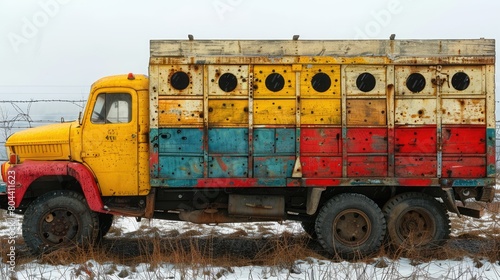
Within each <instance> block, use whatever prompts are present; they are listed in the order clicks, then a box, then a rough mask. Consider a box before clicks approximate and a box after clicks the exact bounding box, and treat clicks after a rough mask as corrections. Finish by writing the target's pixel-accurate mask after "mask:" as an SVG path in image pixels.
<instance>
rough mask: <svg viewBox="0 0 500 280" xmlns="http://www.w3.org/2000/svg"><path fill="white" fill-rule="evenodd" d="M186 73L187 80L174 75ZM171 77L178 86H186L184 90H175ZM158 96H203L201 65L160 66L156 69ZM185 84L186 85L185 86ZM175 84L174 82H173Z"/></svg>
mask: <svg viewBox="0 0 500 280" xmlns="http://www.w3.org/2000/svg"><path fill="white" fill-rule="evenodd" d="M181 72H183V73H186V74H187V77H188V79H187V80H183V79H182V77H180V75H178V76H174V74H175V73H181ZM172 77H177V79H175V81H176V82H177V83H178V86H177V87H178V88H179V86H184V85H186V86H187V87H186V88H184V89H177V88H176V87H175V86H173V85H172ZM158 80H159V87H160V90H159V92H158V93H159V94H160V95H203V66H202V65H185V64H184V65H182V64H181V65H160V66H159V69H158ZM185 82H187V84H185ZM174 84H175V82H174Z"/></svg>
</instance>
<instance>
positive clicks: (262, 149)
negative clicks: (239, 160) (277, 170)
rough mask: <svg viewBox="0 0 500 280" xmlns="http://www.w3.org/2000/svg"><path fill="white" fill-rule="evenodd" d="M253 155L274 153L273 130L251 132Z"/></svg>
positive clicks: (260, 129) (265, 129) (259, 129)
mask: <svg viewBox="0 0 500 280" xmlns="http://www.w3.org/2000/svg"><path fill="white" fill-rule="evenodd" d="M253 134H254V135H253V151H254V154H263V155H267V154H272V153H274V151H275V146H274V145H275V129H274V128H258V129H255V130H254V131H253Z"/></svg>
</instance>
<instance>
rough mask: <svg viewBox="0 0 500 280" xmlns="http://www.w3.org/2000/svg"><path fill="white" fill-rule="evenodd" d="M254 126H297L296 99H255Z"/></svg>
mask: <svg viewBox="0 0 500 280" xmlns="http://www.w3.org/2000/svg"><path fill="white" fill-rule="evenodd" d="M253 112H254V115H253V117H254V124H257V125H259V124H284V125H287V124H288V125H293V124H295V112H296V110H295V99H254V103H253Z"/></svg>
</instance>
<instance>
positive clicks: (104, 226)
mask: <svg viewBox="0 0 500 280" xmlns="http://www.w3.org/2000/svg"><path fill="white" fill-rule="evenodd" d="M112 225H113V215H111V214H104V213H99V233H98V235H97V238H98V239H99V240H100V239H102V238H103V237H104V236H105V235H106V234H107V233H108V232H109V230H110V229H111V226H112Z"/></svg>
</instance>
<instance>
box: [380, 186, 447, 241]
mask: <svg viewBox="0 0 500 280" xmlns="http://www.w3.org/2000/svg"><path fill="white" fill-rule="evenodd" d="M383 212H384V215H385V217H386V220H387V228H388V230H387V231H388V235H389V238H390V240H389V242H390V243H391V245H393V246H394V247H395V248H404V249H411V248H420V249H427V248H429V249H430V248H433V247H435V246H439V245H442V244H443V243H444V241H445V240H446V239H448V238H449V235H450V218H449V217H448V213H447V212H446V209H445V208H444V206H443V205H442V204H441V203H439V202H438V201H437V200H436V199H434V198H433V197H431V196H429V195H426V194H423V193H403V194H399V195H397V196H395V197H393V198H391V199H390V200H389V201H388V202H387V203H386V204H385V206H384V207H383Z"/></svg>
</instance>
